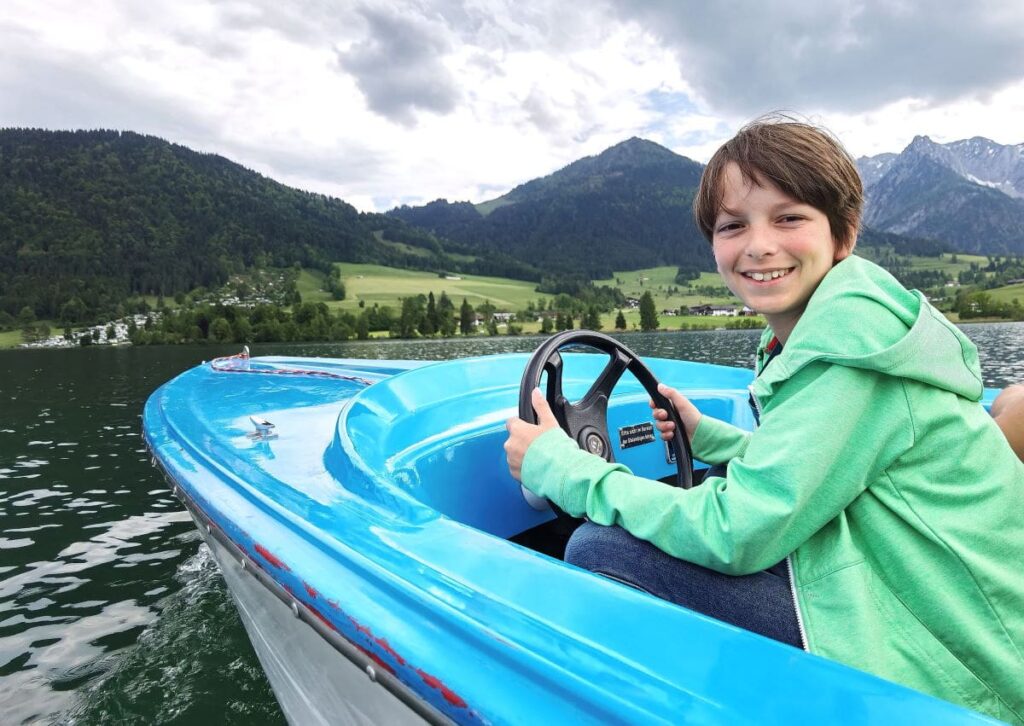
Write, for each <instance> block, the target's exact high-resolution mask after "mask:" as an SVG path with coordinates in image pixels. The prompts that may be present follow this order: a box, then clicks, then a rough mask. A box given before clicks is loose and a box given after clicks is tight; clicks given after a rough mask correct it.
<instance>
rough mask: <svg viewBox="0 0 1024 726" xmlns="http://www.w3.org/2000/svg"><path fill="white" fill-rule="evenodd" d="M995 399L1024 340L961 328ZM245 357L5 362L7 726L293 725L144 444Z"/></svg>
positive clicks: (649, 339) (91, 355) (410, 344)
mask: <svg viewBox="0 0 1024 726" xmlns="http://www.w3.org/2000/svg"><path fill="white" fill-rule="evenodd" d="M964 330H965V331H966V332H967V334H968V335H969V336H970V337H971V338H972V339H973V340H974V341H975V342H976V343H977V344H978V346H979V348H980V351H981V360H982V367H983V373H984V378H985V383H986V385H989V386H1002V385H1006V384H1008V383H1010V382H1014V381H1019V380H1022V379H1024V324H1021V323H1010V324H992V325H972V326H965V327H964ZM617 337H619V338H620V339H621V340H622V341H623V342H624V343H625V344H626V345H627V346H629V347H630V348H632V349H633V350H634V351H636V352H637V353H638V354H640V355H642V356H659V357H671V358H685V359H691V360H697V361H704V362H712V363H720V364H725V365H736V366H744V367H749V366H751V365H752V364H753V356H754V349H755V346H756V345H757V340H758V337H759V333H758V332H757V331H708V332H685V333H670V334H666V333H657V334H643V333H631V334H626V335H622V336H617ZM539 341H540V338H538V337H516V338H492V339H479V340H468V341H466V340H426V341H391V340H381V341H363V342H350V343H342V344H318V345H275V346H254V350H253V354H254V355H319V356H331V357H338V358H378V359H380V358H390V359H403V358H405V359H418V360H444V359H450V358H461V357H467V356H474V355H485V354H493V353H505V352H530V351H532V350H533V349H534V348H535V347H536V346H537V344H538V343H539ZM236 352H237V348H236V347H234V346H232V347H231V348H230V349H226V348H214V347H201V348H200V347H178V348H140V349H134V348H124V349H101V348H95V349H84V350H68V351H46V350H40V351H16V352H2V353H0V413H2V415H0V714H3V718H0V721H2V722H3V723H5V724H6V723H15V724H17V723H31V722H38V721H43V722H46V721H53V720H59V721H68V720H71V721H73V722H74V723H81V724H93V723H110V722H123V721H129V722H138V723H151V722H164V721H175V720H180V721H195V722H199V723H206V722H210V723H246V724H253V723H274V724H278V723H282V722H283V718H282V716H281V714H280V711H279V709H278V708H277V704H276V702H275V701H274V698H273V695H272V694H271V692H270V690H269V687H268V685H267V682H266V679H265V678H264V676H263V674H262V671H261V670H260V667H259V663H258V661H257V660H256V657H255V655H254V654H253V652H252V649H251V647H250V646H249V644H248V641H247V639H246V637H245V632H244V630H243V629H242V626H241V623H240V621H239V620H238V617H237V614H236V613H235V611H234V608H233V607H232V605H231V601H230V598H229V596H228V594H227V593H226V591H225V590H224V587H223V581H222V580H221V578H220V576H219V574H218V573H217V571H216V567H215V565H214V564H213V562H212V560H211V558H210V556H209V554H208V553H207V552H206V550H205V548H202V547H200V540H199V537H198V535H197V534H196V533H195V531H194V529H193V526H192V524H191V521H190V520H189V518H188V515H187V514H186V513H185V512H184V511H182V510H181V507H180V505H179V504H178V503H177V502H176V501H175V500H174V499H173V498H172V497H171V496H170V493H169V492H168V490H167V488H166V486H165V484H164V482H163V480H162V479H161V477H160V476H159V475H157V473H156V472H155V470H154V469H152V468H151V467H150V465H149V462H148V460H147V457H146V453H145V450H144V448H143V446H142V442H141V440H140V439H139V416H140V413H141V410H142V405H143V403H144V401H145V399H146V397H147V396H148V395H149V394H150V393H151V392H152V391H153V390H154V389H155V388H156V387H157V386H158V385H160V384H161V383H163V382H164V381H166V380H168V379H170V378H172V377H173V376H175V375H177V374H178V373H180V372H181V371H184V370H186V369H188V368H190V367H192V366H194V365H196V364H197V363H199V362H200V361H202V360H204V359H206V360H208V359H210V358H212V357H214V356H216V355H226V354H232V353H236Z"/></svg>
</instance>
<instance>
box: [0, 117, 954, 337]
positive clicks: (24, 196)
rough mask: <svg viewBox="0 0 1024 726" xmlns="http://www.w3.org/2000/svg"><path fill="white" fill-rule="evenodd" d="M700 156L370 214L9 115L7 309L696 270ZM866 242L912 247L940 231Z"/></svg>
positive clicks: (119, 306)
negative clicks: (434, 278)
mask: <svg viewBox="0 0 1024 726" xmlns="http://www.w3.org/2000/svg"><path fill="white" fill-rule="evenodd" d="M701 170H702V166H701V165H700V164H698V163H697V162H694V161H691V160H689V159H686V158H685V157H682V156H679V155H677V154H674V153H673V152H671V151H669V150H668V149H665V148H663V147H661V146H659V145H657V144H654V143H652V142H650V141H644V140H641V139H630V140H628V141H625V142H623V143H621V144H618V145H616V146H613V147H612V148H610V149H608V150H606V151H605V152H603V153H601V154H599V155H597V156H594V157H587V158H584V159H580V160H579V161H576V162H574V163H572V164H570V165H569V166H567V167H565V168H564V169H562V170H560V171H558V172H555V173H554V174H551V175H549V176H546V177H543V178H539V179H535V180H533V181H530V182H527V183H525V184H523V185H521V186H518V187H516V188H515V189H513V190H512V191H511V192H509V193H508V194H506V195H504V196H502V197H499V198H498V199H494V200H491V201H489V202H485V203H483V204H479V205H473V204H470V203H468V202H460V203H454V204H452V203H448V202H447V201H444V200H439V201H436V202H432V203H431V204H428V205H426V206H423V207H415V208H410V207H402V208H399V209H396V210H392V211H391V212H389V213H388V214H387V215H384V214H366V213H359V212H358V211H357V210H356V209H355V208H353V207H352V206H351V205H349V204H346V203H345V202H343V201H341V200H339V199H333V198H329V197H326V196H323V195H320V194H312V193H308V192H302V191H298V190H295V189H291V188H289V187H286V186H284V185H282V184H279V183H277V182H275V181H273V180H272V179H268V178H266V177H264V176H261V175H260V174H257V173H255V172H253V171H250V170H248V169H245V168H243V167H241V166H239V165H238V164H235V163H233V162H231V161H228V160H227V159H224V158H222V157H220V156H216V155H213V154H201V153H197V152H195V151H192V150H190V149H187V148H185V147H182V146H179V145H176V144H171V143H168V142H166V141H163V140H161V139H158V138H154V137H151V136H142V135H139V134H135V133H130V132H118V131H73V132H70V131H69V132H62V131H43V130H30V129H6V130H0V323H2V321H3V320H4V319H6V320H7V321H8V324H10V323H11V321H13V319H14V317H17V316H22V315H28V316H29V317H31V318H34V317H38V318H46V319H52V320H59V321H62V322H66V323H80V322H89V321H92V320H96V319H110V318H111V317H120V315H121V314H123V312H124V303H125V302H126V301H127V300H129V299H130V298H131V297H133V296H137V295H143V294H155V295H159V294H163V295H166V296H171V295H174V294H175V293H179V292H187V291H189V290H191V289H194V288H196V287H212V286H217V285H220V284H222V283H224V282H225V281H226V280H227V278H228V276H229V275H231V274H234V273H237V272H242V271H245V270H249V269H252V268H264V267H285V266H289V265H293V264H296V263H297V264H300V265H303V266H306V267H313V268H318V269H321V270H324V271H326V270H327V269H329V267H330V264H331V263H332V262H337V261H351V262H369V263H376V264H383V265H390V266H395V267H405V268H416V269H426V270H431V271H435V272H471V273H478V274H487V275H497V276H502V277H512V278H518V279H522V280H531V281H536V282H539V283H540V289H541V290H542V291H545V292H552V293H563V292H564V293H568V294H570V295H576V294H578V293H579V292H580V290H581V289H583V288H584V287H586V286H588V285H589V280H591V279H600V278H607V277H610V276H611V274H612V272H613V271H614V270H629V269H640V268H644V267H652V266H657V265H665V264H668V265H678V266H679V267H680V274H681V275H683V277H687V278H689V277H692V276H693V274H695V273H694V271H696V270H712V269H714V264H713V261H712V257H711V250H710V246H709V245H708V244H707V242H706V241H705V240H704V239H703V237H702V236H701V235H700V233H699V232H698V230H697V228H696V226H695V225H694V222H693V220H692V217H691V212H690V206H691V202H692V199H693V195H694V192H695V190H696V186H697V184H698V181H699V178H700V173H701ZM862 242H863V243H868V244H870V243H872V242H874V243H875V244H877V245H879V246H886V247H890V248H892V249H894V250H896V251H900V252H902V253H903V254H907V253H910V252H916V253H918V254H934V253H935V250H933V249H931V248H938V247H939V246H941V244H942V243H936V242H929V241H922V240H917V241H914V240H907V239H906V238H903V237H901V236H899V235H897V234H884V233H878V234H875V235H874V238H872V235H871V233H869V232H865V236H864V237H863V238H862ZM918 248H920V249H918ZM26 309H27V310H26Z"/></svg>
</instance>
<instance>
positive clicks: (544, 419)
mask: <svg viewBox="0 0 1024 726" xmlns="http://www.w3.org/2000/svg"><path fill="white" fill-rule="evenodd" d="M533 410H534V411H536V412H537V425H538V426H545V427H547V426H557V425H558V419H556V418H555V414H554V412H553V411H552V410H551V406H549V405H548V401H547V399H546V398H544V394H543V393H541V392H540V389H539V388H534V389H533Z"/></svg>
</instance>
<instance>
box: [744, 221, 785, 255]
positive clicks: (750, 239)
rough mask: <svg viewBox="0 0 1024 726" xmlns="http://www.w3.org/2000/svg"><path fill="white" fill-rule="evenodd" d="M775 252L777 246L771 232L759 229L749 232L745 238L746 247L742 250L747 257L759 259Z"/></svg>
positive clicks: (755, 228)
mask: <svg viewBox="0 0 1024 726" xmlns="http://www.w3.org/2000/svg"><path fill="white" fill-rule="evenodd" d="M777 250H778V244H777V243H776V241H775V235H774V234H773V233H772V230H770V229H764V228H759V227H754V228H752V229H751V230H750V234H749V235H748V236H747V247H746V249H745V250H744V254H745V255H746V256H747V257H752V258H754V259H760V258H762V257H768V256H769V255H773V254H775V252H776V251H777Z"/></svg>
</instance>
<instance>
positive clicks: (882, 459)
mask: <svg viewBox="0 0 1024 726" xmlns="http://www.w3.org/2000/svg"><path fill="white" fill-rule="evenodd" d="M771 337H772V332H771V330H767V331H765V334H764V337H763V338H762V341H761V348H760V349H759V353H758V368H760V367H761V365H762V363H763V355H764V353H763V349H764V346H765V345H766V343H767V342H768V341H769V340H770V339H771ZM751 392H752V393H753V395H754V397H755V400H756V402H757V404H758V407H759V409H760V411H761V423H760V426H759V428H758V429H757V430H756V431H755V432H753V433H750V432H746V431H742V430H740V429H738V428H736V427H734V426H732V425H730V424H728V423H725V422H722V421H719V420H716V419H712V418H711V417H709V416H704V417H703V418H702V419H701V421H700V423H699V425H698V427H697V430H696V431H695V433H694V437H693V451H694V456H695V457H696V458H698V459H699V460H701V461H704V462H706V463H709V464H718V463H724V462H726V461H728V462H729V468H728V475H727V476H726V477H725V478H718V477H712V478H709V479H707V480H706V481H705V482H704V483H703V484H702V485H701V486H698V487H695V488H693V489H689V490H683V489H678V488H675V487H669V486H665V485H664V484H661V483H659V482H656V481H652V480H649V479H643V478H640V477H636V476H633V475H632V474H631V473H630V472H629V470H628V469H626V467H624V466H622V465H620V464H609V463H607V462H605V461H604V460H603V459H600V458H598V457H596V456H592V455H591V454H588V453H586V452H584V451H581V450H580V449H579V448H578V447H577V446H576V444H575V443H574V442H573V441H572V440H571V439H569V438H568V437H567V436H566V435H564V434H563V433H562V432H561V431H560V430H557V429H556V430H552V431H548V432H545V433H544V434H542V435H541V436H539V437H538V438H537V439H536V440H535V441H534V442H533V444H532V445H531V446H530V447H529V449H528V450H527V453H526V457H525V459H524V462H523V468H522V478H523V483H524V484H525V485H526V486H527V487H528V488H529V489H531V490H533V491H534V492H536V493H537V494H540V495H542V496H545V497H547V498H549V499H551V500H552V501H553V502H555V503H556V504H558V506H560V507H561V508H562V509H564V510H565V511H567V512H569V513H570V514H573V515H576V516H583V515H586V516H587V517H589V518H590V520H591V521H593V522H595V523H597V524H603V525H619V526H621V527H623V528H625V529H626V530H627V531H629V532H631V533H632V534H633V535H634V536H636V537H639V538H641V539H644V540H647V541H649V542H651V543H653V544H654V545H656V546H657V547H659V548H660V549H662V550H664V551H665V552H667V553H668V554H670V555H673V556H675V557H678V558H681V559H684V560H688V561H690V562H694V563H696V564H699V565H702V566H704V567H708V568H710V569H713V570H717V571H719V572H724V573H728V574H734V575H742V574H749V573H753V572H757V571H758V570H762V569H765V568H767V567H769V566H771V565H773V564H774V563H776V562H779V561H780V560H782V559H783V558H785V557H787V556H788V557H789V561H790V567H791V569H790V571H791V573H792V580H793V583H794V593H795V599H796V602H797V614H798V617H799V618H800V621H801V630H802V634H803V635H804V637H805V644H806V647H807V649H808V650H810V651H811V652H813V653H817V654H819V655H823V656H826V657H828V658H832V659H834V660H837V661H840V662H842V663H846V664H848V665H850V666H853V667H855V668H859V669H862V670H865V671H868V672H871V673H874V674H876V675H879V676H881V677H883V678H887V679H889V680H892V681H895V682H897V683H902V684H904V685H907V686H910V687H912V688H916V689H918V690H921V691H924V692H926V693H930V694H932V695H935V696H938V697H940V698H944V699H947V700H949V701H953V702H955V703H959V704H962V705H965V706H967V707H969V708H973V709H976V710H978V711H982V712H985V713H988V714H990V715H992V716H995V717H997V718H1001V719H1004V720H1006V721H1010V722H1015V723H1024V653H1022V651H1024V573H1022V571H1021V564H1022V563H1024V464H1022V463H1021V461H1020V460H1019V459H1018V458H1017V457H1016V456H1015V455H1014V454H1013V452H1012V450H1011V449H1010V447H1009V445H1008V444H1007V442H1006V439H1005V438H1004V437H1003V435H1002V433H1001V432H1000V430H999V428H998V427H997V426H996V425H995V423H994V422H993V420H992V419H991V417H990V416H989V415H988V414H987V413H986V411H985V410H984V408H983V407H982V406H981V405H980V404H979V400H980V398H981V395H982V381H981V376H980V370H979V365H978V354H977V349H976V348H975V346H974V345H973V344H972V343H971V342H970V341H969V340H968V339H967V338H966V337H965V336H964V335H963V334H962V333H961V332H960V331H959V330H957V329H956V328H955V327H954V326H953V325H951V324H950V323H949V322H948V321H947V320H946V319H945V318H944V317H943V316H942V315H941V314H940V313H939V312H937V311H936V310H935V309H934V308H933V307H932V306H931V305H929V304H928V302H927V301H926V300H925V299H924V297H923V296H922V295H921V294H920V293H919V292H917V291H908V290H907V289H905V288H904V287H903V286H902V285H900V283H899V282H897V281H896V279H895V278H893V277H892V276H891V275H889V274H888V273H887V272H885V271H884V270H882V269H881V268H879V267H877V266H876V265H874V264H872V263H870V262H867V261H866V260H863V259H861V258H858V257H849V258H847V259H846V260H844V261H842V262H840V263H838V264H837V265H836V266H835V267H834V268H833V269H832V270H831V271H830V272H829V273H828V274H827V275H826V276H825V278H824V279H823V280H822V282H821V284H820V285H819V286H818V289H817V290H816V291H815V293H814V295H813V296H812V297H811V299H810V301H809V302H808V305H807V309H806V310H805V312H804V314H803V316H802V317H801V318H800V321H799V322H798V323H797V325H796V327H795V328H794V329H793V332H792V334H791V335H790V337H789V340H788V341H786V345H785V347H784V349H783V351H782V353H781V354H779V356H778V357H777V358H776V359H775V360H774V361H773V362H772V364H771V365H770V366H767V368H765V369H764V370H763V372H762V373H761V375H760V376H759V377H758V378H757V379H756V380H755V381H754V384H753V385H752V386H751Z"/></svg>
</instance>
